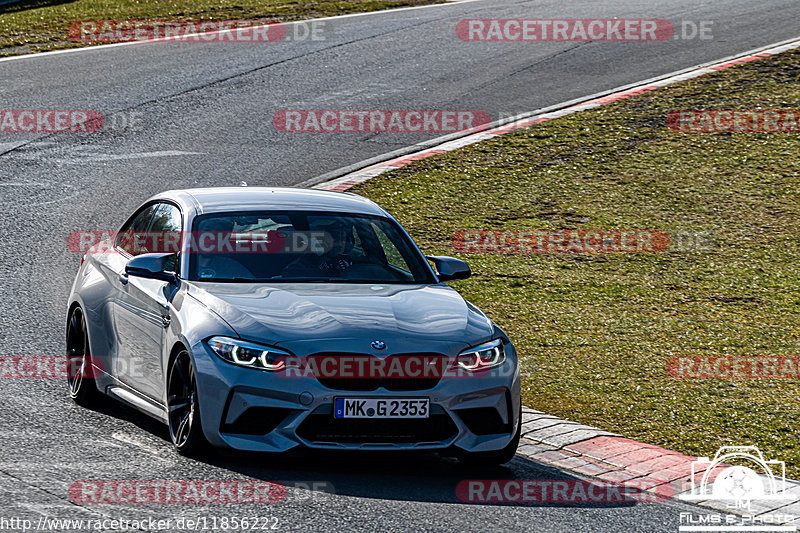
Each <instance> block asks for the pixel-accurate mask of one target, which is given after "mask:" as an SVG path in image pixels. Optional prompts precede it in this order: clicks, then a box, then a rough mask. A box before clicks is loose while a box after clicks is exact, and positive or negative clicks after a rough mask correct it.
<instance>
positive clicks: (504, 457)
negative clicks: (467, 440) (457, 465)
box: [460, 410, 522, 466]
mask: <svg viewBox="0 0 800 533" xmlns="http://www.w3.org/2000/svg"><path fill="white" fill-rule="evenodd" d="M521 437H522V410H520V413H519V421H518V423H517V432H516V433H515V434H514V437H513V438H512V439H511V442H509V443H508V445H507V446H506V447H505V448H503V449H502V450H497V451H491V452H471V453H465V454H463V455H462V456H461V458H460V460H461V462H462V463H464V464H468V465H475V466H498V465H503V464H506V463H507V462H509V461H510V460H511V459H513V458H514V455H516V453H517V447H519V439H520V438H521Z"/></svg>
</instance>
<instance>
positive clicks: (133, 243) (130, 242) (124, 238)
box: [114, 204, 160, 255]
mask: <svg viewBox="0 0 800 533" xmlns="http://www.w3.org/2000/svg"><path fill="white" fill-rule="evenodd" d="M159 205H160V204H150V205H146V206H144V207H143V208H142V209H140V210H139V212H138V213H136V214H135V215H134V216H133V218H131V219H130V220H129V221H128V222H126V223H125V225H124V226H122V228H121V229H120V230H119V233H118V234H117V239H116V241H115V242H114V246H116V247H117V248H119V249H121V250H124V251H126V252H128V253H129V254H131V255H139V254H143V253H147V249H146V248H145V247H143V246H142V245H141V243H139V244H138V245H137V238H136V235H137V234H144V233H145V232H146V231H147V228H148V227H150V221H151V220H152V218H153V213H154V212H155V210H156V208H157V207H158V206H159Z"/></svg>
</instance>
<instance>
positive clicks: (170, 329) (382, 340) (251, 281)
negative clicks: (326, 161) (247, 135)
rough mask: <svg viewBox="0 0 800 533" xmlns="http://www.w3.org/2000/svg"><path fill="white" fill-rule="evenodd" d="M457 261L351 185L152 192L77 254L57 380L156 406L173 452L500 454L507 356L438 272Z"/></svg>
mask: <svg viewBox="0 0 800 533" xmlns="http://www.w3.org/2000/svg"><path fill="white" fill-rule="evenodd" d="M432 266H433V267H435V268H432ZM469 275H470V270H469V267H468V266H467V264H466V263H464V262H463V261H460V260H458V259H455V258H452V257H443V256H427V257H426V256H424V255H423V254H422V252H421V251H420V250H419V248H418V247H417V246H416V244H415V243H414V241H413V240H412V239H411V237H410V236H409V235H408V233H407V232H406V231H405V230H404V229H403V228H402V227H401V226H400V225H399V224H398V223H397V221H396V220H395V219H394V218H393V217H392V216H391V215H389V213H387V212H386V211H385V210H384V209H382V208H381V207H380V206H378V205H376V204H375V203H373V202H371V201H369V200H367V199H365V198H363V197H360V196H357V195H354V194H349V193H337V192H323V191H315V190H307V189H291V188H256V187H239V188H208V189H191V190H175V191H168V192H164V193H162V194H159V195H156V196H154V197H152V198H150V199H149V200H147V201H146V202H145V203H144V204H143V205H142V206H141V207H140V208H139V209H138V210H137V211H136V212H135V213H133V215H131V217H130V218H129V219H128V220H127V221H126V222H125V223H124V224H123V226H122V228H121V229H120V230H119V231H117V232H113V233H111V234H109V235H108V236H107V238H106V239H105V240H102V241H100V242H97V243H96V244H95V245H94V246H93V247H92V248H90V249H88V251H87V252H86V254H85V255H84V256H83V259H82V260H81V266H80V269H79V270H78V274H77V276H76V278H75V282H74V284H73V287H72V291H71V295H70V297H69V303H68V307H67V327H66V347H67V358H68V361H69V363H70V368H73V369H75V370H74V371H73V372H70V377H69V379H68V384H69V390H70V394H71V396H72V398H73V399H74V400H75V401H76V402H77V403H78V404H80V405H84V406H88V405H90V404H92V403H93V402H99V401H103V400H102V398H105V397H107V396H111V397H114V398H116V399H118V400H121V401H122V402H125V403H126V404H129V405H131V406H133V407H134V408H136V409H138V410H140V411H142V412H144V413H146V414H148V415H150V416H152V417H155V418H157V419H159V420H162V421H163V422H165V423H166V424H167V425H168V426H169V433H170V435H171V437H172V441H173V443H174V446H175V449H176V450H177V452H178V453H181V454H187V455H191V454H197V453H200V452H201V451H202V450H204V449H207V448H210V447H222V448H232V449H236V450H247V451H262V452H286V451H289V450H292V449H303V448H305V449H327V450H398V451H409V450H420V451H423V450H425V451H433V452H437V453H439V454H441V455H447V456H454V457H458V458H460V459H461V460H463V461H466V462H476V463H482V464H502V463H505V462H507V461H509V460H510V459H511V458H512V457H513V456H514V453H515V451H516V448H517V445H518V442H519V438H520V426H521V423H520V416H521V415H520V413H521V406H520V373H519V364H518V361H517V354H516V351H515V350H514V346H513V345H512V343H511V341H510V340H509V339H508V337H507V336H506V335H505V334H504V333H503V331H501V330H500V328H498V327H497V326H496V325H495V324H494V323H493V322H492V321H491V320H490V319H489V318H488V317H487V316H486V315H485V314H484V313H482V312H481V311H480V310H479V309H477V308H476V307H475V306H473V305H472V304H470V303H469V302H467V301H465V300H464V299H463V298H462V297H461V296H460V295H459V294H458V293H457V292H456V291H455V290H454V289H452V288H451V287H449V286H448V285H447V284H446V282H448V281H452V280H458V279H464V278H466V277H468V276H469ZM209 445H210V446H209Z"/></svg>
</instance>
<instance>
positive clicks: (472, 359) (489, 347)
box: [458, 339, 506, 372]
mask: <svg viewBox="0 0 800 533" xmlns="http://www.w3.org/2000/svg"><path fill="white" fill-rule="evenodd" d="M505 360H506V351H505V349H504V348H503V341H502V340H501V339H495V340H493V341H489V342H487V343H484V344H481V345H480V346H475V347H474V348H470V349H468V350H465V351H463V352H461V353H460V354H458V366H460V367H461V368H463V369H464V370H467V371H469V372H480V371H481V370H488V369H489V368H494V367H496V366H500V365H502V364H503V363H504V362H505Z"/></svg>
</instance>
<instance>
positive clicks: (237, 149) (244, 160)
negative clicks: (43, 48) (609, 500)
mask: <svg viewBox="0 0 800 533" xmlns="http://www.w3.org/2000/svg"><path fill="white" fill-rule="evenodd" d="M799 14H800V4H798V2H797V0H768V1H763V2H752V1H751V0H715V1H713V2H711V1H709V2H695V1H688V0H665V1H662V2H657V3H655V2H648V1H644V0H642V1H637V0H614V1H605V2H596V1H587V0H581V1H574V2H568V3H567V2H563V1H523V2H512V1H494V0H487V1H478V2H471V3H463V4H452V5H445V6H439V7H433V8H425V9H415V10H404V11H398V12H394V13H391V12H390V13H382V14H373V15H368V16H357V17H347V18H339V19H333V20H328V21H326V23H325V26H324V32H323V35H324V37H325V40H324V41H314V42H311V41H305V42H281V43H277V44H201V45H197V44H178V43H168V44H165V43H161V44H137V45H133V46H122V47H112V48H105V49H98V50H89V51H80V52H75V53H67V54H58V55H51V56H43V57H32V58H20V59H14V60H11V61H1V62H0V95H2V104H0V105H2V108H4V109H95V110H98V111H100V112H102V113H103V114H105V115H106V116H113V115H115V114H116V115H115V116H116V117H117V120H119V117H128V116H130V115H129V113H131V112H135V113H138V115H137V116H138V117H139V118H140V122H141V124H140V125H139V126H138V127H136V128H128V129H113V130H111V129H108V128H107V129H104V130H103V131H101V132H98V133H93V134H83V135H75V134H64V133H62V134H54V135H46V134H10V133H5V134H0V154H1V155H0V195H1V196H2V206H3V216H0V297H2V302H3V305H2V306H1V307H0V324H2V326H1V328H0V342H2V353H0V355H3V356H6V355H55V354H61V353H63V322H64V313H65V308H64V306H65V301H66V298H67V294H68V291H69V288H70V285H71V282H72V278H73V276H74V274H75V271H76V269H77V267H78V262H79V256H78V255H76V254H73V253H71V252H69V251H68V250H67V249H66V245H65V240H66V236H67V235H68V234H69V233H70V232H71V231H74V230H86V229H110V230H113V229H116V228H117V227H118V226H119V224H120V223H121V222H122V221H123V219H124V218H125V217H126V216H127V215H128V214H129V213H130V212H131V211H132V210H133V209H134V208H135V207H136V206H138V205H139V204H140V203H141V202H142V201H143V200H144V199H146V198H147V197H148V196H149V195H151V194H154V193H156V192H159V191H161V190H164V189H168V188H181V187H188V186H217V185H230V184H234V185H236V184H238V183H239V182H240V181H247V182H248V183H249V184H251V185H291V184H296V183H300V182H302V181H304V180H306V179H309V178H312V177H314V176H316V175H319V174H322V173H324V172H328V171H331V170H334V169H337V168H339V167H342V166H346V165H350V164H353V163H356V162H358V161H361V160H364V159H367V158H370V157H373V156H376V155H379V154H382V153H385V152H388V151H391V150H395V149H398V148H402V147H404V146H407V145H409V144H414V143H417V142H421V141H424V140H426V139H428V138H430V137H435V136H436V135H428V136H426V135H424V134H405V135H400V134H358V133H343V134H286V133H279V132H277V131H275V128H274V127H273V126H272V123H271V120H272V116H273V114H274V113H275V112H277V111H279V110H281V109H304V108H305V109H340V108H341V109H480V110H485V111H487V112H489V113H490V115H491V117H492V119H497V118H499V117H500V116H504V115H505V116H507V115H512V114H517V113H521V112H525V111H530V110H533V109H536V108H539V107H543V106H547V105H553V104H556V103H559V102H562V101H566V100H569V99H572V98H577V97H580V96H583V95H588V94H592V93H595V92H598V91H602V90H607V89H611V88H613V87H617V86H620V85H624V84H627V83H632V82H635V81H637V80H641V79H646V78H649V77H653V76H657V75H661V74H666V73H668V72H671V71H674V70H678V69H682V68H686V67H690V66H693V65H695V64H698V63H702V62H706V61H711V60H714V59H717V58H721V57H725V56H728V55H732V54H735V53H740V52H744V51H747V50H749V49H752V48H755V47H759V46H764V45H768V44H770V43H775V42H779V41H782V40H786V39H790V38H793V37H797V36H800V25H799V24H798V22H797V20H798V15H799ZM594 17H599V18H613V17H620V18H626V17H627V18H633V17H642V18H665V19H668V20H670V21H672V22H673V24H675V25H678V24H679V23H680V21H681V20H691V21H695V22H699V21H703V20H710V21H713V22H714V24H713V36H714V38H713V39H712V40H708V41H697V40H693V41H692V40H690V41H683V40H669V41H666V42H660V43H557V42H556V43H488V44H487V43H465V42H462V41H460V40H459V39H458V38H457V37H456V35H455V24H456V22H458V21H459V20H461V19H463V18H594ZM126 113H127V114H126ZM0 443H2V444H0V529H1V528H3V523H2V520H1V519H3V518H5V519H9V518H13V517H25V518H29V519H32V520H33V521H34V524H36V522H37V521H38V519H39V517H40V516H43V515H47V516H50V517H59V518H98V517H111V518H125V517H127V518H144V517H147V516H152V517H154V518H175V517H178V516H188V517H193V516H194V517H196V516H218V517H222V516H228V517H242V516H274V517H278V530H281V531H300V530H302V531H306V530H312V531H329V530H337V531H338V530H353V531H378V530H398V531H401V530H409V531H412V530H419V531H434V530H435V531H440V530H444V531H513V530H530V531H564V532H566V531H602V532H615V531H625V532H628V531H677V528H678V514H679V511H680V510H686V509H690V507H687V506H684V505H681V504H676V503H664V504H640V505H634V506H625V507H577V508H575V507H564V506H540V507H536V506H533V507H531V506H493V505H465V504H461V503H459V502H458V500H457V499H456V497H455V492H454V490H455V485H456V484H457V482H458V481H460V480H462V479H469V478H484V479H486V478H519V479H551V478H558V477H562V478H563V477H565V474H564V473H561V472H558V471H555V470H548V469H545V468H543V467H540V466H538V465H536V464H534V463H532V462H530V461H528V460H525V459H523V458H521V457H519V456H518V457H517V459H515V461H514V462H513V463H511V464H510V465H509V467H508V468H500V469H494V470H488V471H487V470H484V471H475V470H464V469H463V468H462V467H459V466H457V465H456V464H454V463H451V462H447V461H438V460H435V459H432V458H399V457H391V458H388V459H387V458H369V457H367V458H364V457H357V458H350V457H347V458H335V459H330V458H326V457H312V458H294V459H286V458H281V459H275V458H270V457H252V456H246V457H242V456H233V457H227V456H226V457H221V458H216V459H214V460H211V461H209V462H203V461H195V460H188V459H184V458H179V457H177V456H176V455H175V454H174V453H173V452H172V451H171V449H170V445H169V443H168V438H167V435H166V432H165V430H164V428H162V427H161V426H160V425H158V424H157V423H154V422H151V421H150V420H149V419H147V418H145V417H143V416H141V415H139V414H136V413H134V412H131V411H129V410H128V409H126V408H124V407H121V406H118V405H116V404H114V402H112V401H109V407H108V408H107V409H106V410H104V411H102V412H95V411H89V410H85V409H81V408H78V407H76V406H74V405H72V404H71V402H70V401H69V399H68V396H67V391H66V387H65V384H64V383H62V382H61V381H60V380H47V379H0ZM92 479H95V480H106V479H109V480H126V479H141V480H196V479H197V480H241V479H262V480H279V481H284V482H286V483H287V484H289V485H292V484H295V483H307V482H309V481H323V482H326V483H328V484H331V485H332V486H333V487H334V488H335V492H336V495H335V496H334V495H330V494H326V493H324V492H320V491H316V492H315V491H309V490H305V489H302V488H299V489H293V490H291V491H290V494H289V497H288V499H287V501H286V502H284V503H282V504H278V505H272V506H267V505H262V506H252V505H244V504H242V505H214V506H208V507H206V506H202V505H170V504H150V505H138V506H131V505H125V504H119V505H92V504H75V503H72V502H71V501H70V500H69V498H68V497H67V489H68V487H69V486H70V484H71V483H73V482H74V481H76V480H92Z"/></svg>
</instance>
